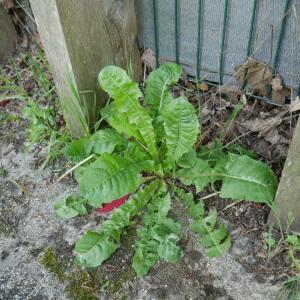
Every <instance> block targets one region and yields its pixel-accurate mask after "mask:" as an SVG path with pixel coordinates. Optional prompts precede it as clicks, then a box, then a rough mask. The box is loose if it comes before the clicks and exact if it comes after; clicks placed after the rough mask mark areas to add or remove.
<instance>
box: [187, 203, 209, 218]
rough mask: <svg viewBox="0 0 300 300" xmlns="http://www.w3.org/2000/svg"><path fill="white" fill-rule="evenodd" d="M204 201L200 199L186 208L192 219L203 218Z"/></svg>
mask: <svg viewBox="0 0 300 300" xmlns="http://www.w3.org/2000/svg"><path fill="white" fill-rule="evenodd" d="M204 212H205V209H204V202H203V201H200V202H199V203H197V204H195V205H193V206H191V207H189V209H188V215H189V216H190V217H191V218H193V219H195V220H196V219H199V218H203V216H204Z"/></svg>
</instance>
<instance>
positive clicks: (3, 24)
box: [0, 4, 17, 63]
mask: <svg viewBox="0 0 300 300" xmlns="http://www.w3.org/2000/svg"><path fill="white" fill-rule="evenodd" d="M16 45H17V32H16V29H15V27H14V25H13V23H12V21H11V18H10V17H9V15H8V14H7V12H6V11H5V9H4V7H3V6H2V5H1V4H0V63H3V62H4V60H5V58H6V57H7V56H9V55H11V54H13V53H14V51H15V50H16Z"/></svg>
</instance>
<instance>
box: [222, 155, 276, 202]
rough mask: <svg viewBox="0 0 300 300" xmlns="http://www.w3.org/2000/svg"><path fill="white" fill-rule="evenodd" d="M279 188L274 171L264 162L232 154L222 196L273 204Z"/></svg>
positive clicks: (225, 175)
mask: <svg viewBox="0 0 300 300" xmlns="http://www.w3.org/2000/svg"><path fill="white" fill-rule="evenodd" d="M276 189H277V179H276V176H275V174H274V173H273V171H272V170H271V169H270V168H269V167H268V166H267V165H266V164H264V163H263V162H261V161H257V160H255V159H252V158H250V157H248V156H245V155H243V156H238V155H233V154H231V159H230V160H229V161H228V164H227V165H226V174H224V176H223V185H222V188H221V193H220V196H221V197H223V198H232V199H236V200H250V201H256V202H260V203H267V204H270V205H271V204H272V201H273V199H274V196H275V193H276Z"/></svg>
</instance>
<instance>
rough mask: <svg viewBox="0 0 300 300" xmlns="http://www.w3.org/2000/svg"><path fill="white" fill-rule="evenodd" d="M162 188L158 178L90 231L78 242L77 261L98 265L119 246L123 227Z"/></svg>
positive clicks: (76, 247)
mask: <svg viewBox="0 0 300 300" xmlns="http://www.w3.org/2000/svg"><path fill="white" fill-rule="evenodd" d="M159 188H160V182H159V181H158V180H155V181H153V182H152V183H151V184H150V185H148V186H147V187H146V188H145V189H143V190H140V191H138V192H137V193H136V194H135V195H134V196H133V198H132V199H130V200H128V201H127V202H126V203H125V204H123V205H122V206H121V207H120V208H118V209H116V210H115V212H114V213H113V215H112V218H111V220H106V221H104V222H103V223H102V224H101V225H100V227H99V229H98V231H97V232H92V231H88V232H87V233H85V234H84V235H83V236H82V237H81V238H80V239H79V240H78V241H77V243H76V245H75V252H76V262H77V263H78V264H79V265H82V266H85V267H97V266H99V265H101V263H102V262H103V261H104V260H105V259H107V258H108V257H110V256H111V254H112V253H113V252H114V251H115V250H116V249H117V248H118V246H119V240H120V235H121V233H122V231H123V229H124V228H125V227H126V226H128V225H130V224H131V218H133V217H134V216H135V215H136V214H138V213H139V212H140V210H141V209H142V207H143V206H144V205H145V204H146V203H148V202H149V201H150V200H151V199H152V197H153V196H154V194H155V193H156V192H157V190H158V189H159Z"/></svg>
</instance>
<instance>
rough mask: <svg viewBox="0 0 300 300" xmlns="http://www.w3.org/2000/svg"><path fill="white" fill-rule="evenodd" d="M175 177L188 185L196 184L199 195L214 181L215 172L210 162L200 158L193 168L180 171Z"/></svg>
mask: <svg viewBox="0 0 300 300" xmlns="http://www.w3.org/2000/svg"><path fill="white" fill-rule="evenodd" d="M175 175H176V176H177V177H178V178H179V179H180V180H181V181H182V182H183V183H184V184H186V185H191V184H194V185H195V186H196V190H197V193H199V192H201V191H202V190H203V188H204V187H205V186H206V185H208V184H209V183H210V182H212V181H213V179H214V177H213V176H212V175H213V171H212V169H211V168H210V166H209V164H208V162H207V161H205V160H202V159H199V158H198V159H196V163H195V165H194V166H193V167H192V168H189V169H180V170H178V171H176V173H175Z"/></svg>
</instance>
